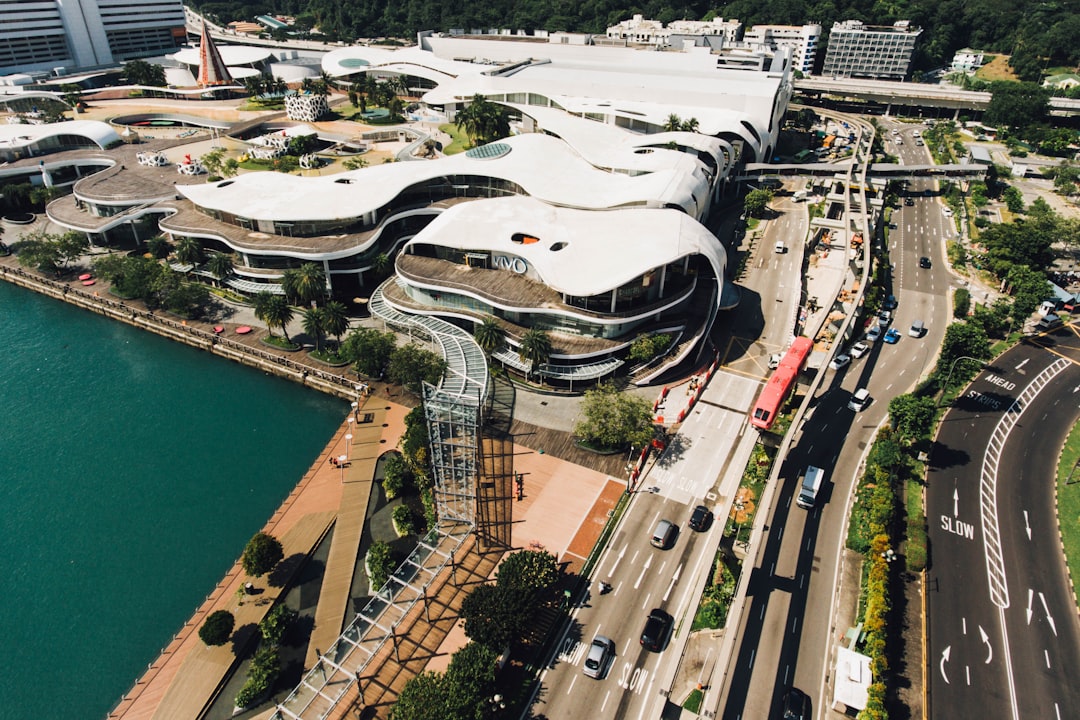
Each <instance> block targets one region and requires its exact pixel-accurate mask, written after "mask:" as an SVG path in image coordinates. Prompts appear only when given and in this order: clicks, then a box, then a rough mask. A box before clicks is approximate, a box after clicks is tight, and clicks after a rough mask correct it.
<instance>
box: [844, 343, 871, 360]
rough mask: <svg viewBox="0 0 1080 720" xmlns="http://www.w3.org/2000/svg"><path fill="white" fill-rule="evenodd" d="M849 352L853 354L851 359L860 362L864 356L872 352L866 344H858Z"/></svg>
mask: <svg viewBox="0 0 1080 720" xmlns="http://www.w3.org/2000/svg"><path fill="white" fill-rule="evenodd" d="M848 352H849V353H851V357H853V358H855V359H856V360H858V359H859V358H861V357H862V356H863V355H865V354H866V353H868V352H870V346H869V345H867V344H866V343H864V342H857V343H855V344H854V345H852V346H851V349H850V350H848Z"/></svg>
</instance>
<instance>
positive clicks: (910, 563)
mask: <svg viewBox="0 0 1080 720" xmlns="http://www.w3.org/2000/svg"><path fill="white" fill-rule="evenodd" d="M922 488H923V486H922V484H921V483H919V482H918V481H916V480H915V479H914V478H909V479H908V481H907V482H906V483H905V493H904V505H905V510H906V511H907V546H906V548H905V551H904V557H905V562H906V563H907V569H908V570H909V571H911V572H920V571H921V570H923V569H924V568H925V567H926V519H925V518H924V517H923V509H922Z"/></svg>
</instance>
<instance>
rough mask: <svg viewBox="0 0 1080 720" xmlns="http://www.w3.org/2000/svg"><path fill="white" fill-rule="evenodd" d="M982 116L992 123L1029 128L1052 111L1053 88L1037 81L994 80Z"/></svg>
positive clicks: (988, 122)
mask: <svg viewBox="0 0 1080 720" xmlns="http://www.w3.org/2000/svg"><path fill="white" fill-rule="evenodd" d="M990 92H991V98H990V104H989V105H987V107H986V113H985V114H984V115H983V120H984V121H985V122H986V123H987V124H990V125H1003V126H1007V127H1014V128H1026V127H1029V126H1032V125H1035V124H1037V123H1040V122H1043V121H1044V120H1045V119H1046V118H1047V117H1048V116H1049V114H1050V91H1049V90H1047V89H1046V88H1044V87H1042V86H1041V85H1039V84H1037V83H1017V82H1007V81H1001V82H995V83H993V84H991V86H990Z"/></svg>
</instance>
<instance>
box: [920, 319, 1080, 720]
mask: <svg viewBox="0 0 1080 720" xmlns="http://www.w3.org/2000/svg"><path fill="white" fill-rule="evenodd" d="M1078 362H1080V338H1078V337H1077V335H1076V331H1075V330H1073V329H1072V328H1063V329H1061V330H1059V331H1058V332H1057V333H1056V334H1054V335H1052V336H1049V337H1046V338H1036V339H1034V340H1033V341H1032V342H1026V343H1024V344H1021V345H1019V346H1017V347H1015V348H1013V349H1012V350H1010V351H1009V352H1007V353H1006V354H1005V355H1003V356H1002V357H1001V358H999V359H998V360H997V361H996V362H995V363H994V365H993V366H989V367H987V368H985V369H984V370H983V372H982V373H980V375H979V376H978V377H977V378H976V379H975V381H974V382H972V384H971V385H970V386H969V387H968V389H967V390H966V391H965V394H964V395H963V397H961V398H959V399H958V400H957V401H956V402H955V403H954V406H953V408H952V409H951V410H950V411H949V412H948V414H947V415H946V416H945V417H944V418H943V421H942V424H941V429H940V432H939V434H938V438H937V441H936V443H935V446H934V450H933V454H932V456H931V465H930V469H929V473H928V477H927V483H928V487H927V493H926V504H927V518H928V522H929V534H930V550H931V568H930V571H929V574H928V582H927V593H928V598H927V603H928V609H929V613H928V621H929V637H928V650H927V662H928V668H927V671H928V679H929V691H930V711H931V712H930V715H931V717H935V718H946V717H987V718H1004V719H1011V720H1027V719H1028V718H1031V719H1032V720H1034V719H1035V718H1039V719H1045V718H1050V719H1056V718H1069V717H1075V715H1074V713H1075V708H1076V707H1080V686H1078V685H1077V684H1076V683H1075V681H1074V680H1073V677H1074V676H1075V674H1076V668H1077V667H1080V621H1078V618H1077V608H1076V602H1075V599H1074V597H1073V594H1072V590H1071V588H1070V585H1069V582H1068V576H1067V573H1066V569H1065V565H1064V561H1063V558H1062V553H1061V546H1060V543H1059V535H1058V523H1057V511H1056V507H1055V502H1054V483H1055V478H1056V467H1057V459H1058V455H1059V453H1060V450H1061V446H1062V444H1063V443H1064V440H1065V436H1066V435H1067V434H1068V432H1069V430H1070V428H1071V427H1072V425H1073V423H1075V422H1076V420H1077V418H1078V417H1080V367H1078V365H1077V363H1078Z"/></svg>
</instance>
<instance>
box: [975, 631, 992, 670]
mask: <svg viewBox="0 0 1080 720" xmlns="http://www.w3.org/2000/svg"><path fill="white" fill-rule="evenodd" d="M979 636H980V637H981V638H982V641H983V642H984V643H985V644H986V660H985V661H984V662H983V665H989V664H990V661H991V660H993V659H994V648H993V646H992V645H990V636H989V635H987V634H986V631H985V630H983V628H982V625H980V626H979Z"/></svg>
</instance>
